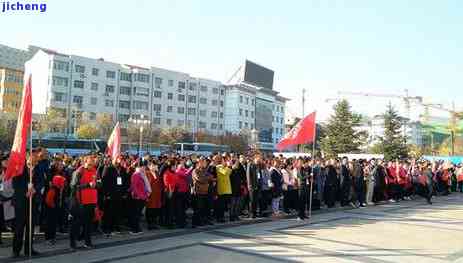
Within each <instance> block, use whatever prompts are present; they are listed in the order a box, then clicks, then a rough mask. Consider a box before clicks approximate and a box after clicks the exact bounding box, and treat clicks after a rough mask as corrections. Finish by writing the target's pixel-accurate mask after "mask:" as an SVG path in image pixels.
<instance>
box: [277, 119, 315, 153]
mask: <svg viewBox="0 0 463 263" xmlns="http://www.w3.org/2000/svg"><path fill="white" fill-rule="evenodd" d="M315 127H316V125H315V112H312V113H311V114H309V115H307V116H306V117H305V118H304V119H302V120H300V121H299V122H298V123H297V124H296V126H294V128H292V129H291V130H290V131H289V132H288V133H287V134H286V135H285V137H284V138H283V139H281V141H280V142H279V143H278V144H277V145H276V148H277V149H278V150H279V151H281V150H284V149H286V148H288V147H290V146H293V145H298V144H304V143H309V142H313V141H314V139H315Z"/></svg>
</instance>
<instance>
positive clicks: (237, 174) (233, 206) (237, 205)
mask: <svg viewBox="0 0 463 263" xmlns="http://www.w3.org/2000/svg"><path fill="white" fill-rule="evenodd" d="M231 162H232V167H231V168H232V172H231V175H230V184H231V198H230V222H233V221H239V220H240V217H239V216H240V214H241V185H242V184H243V178H244V177H245V173H244V169H243V167H242V165H241V164H240V162H239V161H238V160H237V159H236V158H233V159H232V161H231Z"/></svg>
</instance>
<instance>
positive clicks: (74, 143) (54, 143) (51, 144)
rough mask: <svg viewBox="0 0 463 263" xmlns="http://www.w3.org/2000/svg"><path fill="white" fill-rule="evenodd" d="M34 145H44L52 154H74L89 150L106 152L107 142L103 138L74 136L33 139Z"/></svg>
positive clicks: (85, 152)
mask: <svg viewBox="0 0 463 263" xmlns="http://www.w3.org/2000/svg"><path fill="white" fill-rule="evenodd" d="M32 147H34V148H35V147H43V148H45V149H47V151H48V152H49V153H51V154H56V153H67V154H69V155H72V156H78V155H83V154H87V153H89V152H105V150H106V142H105V141H103V140H85V139H74V138H68V139H66V138H45V139H32Z"/></svg>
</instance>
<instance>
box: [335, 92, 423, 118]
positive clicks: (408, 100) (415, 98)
mask: <svg viewBox="0 0 463 263" xmlns="http://www.w3.org/2000/svg"><path fill="white" fill-rule="evenodd" d="M404 91H405V94H404V95H399V94H379V93H368V92H348V91H339V92H338V95H340V96H343V95H344V96H345V95H349V96H364V97H378V98H395V99H401V100H403V102H404V105H405V109H406V111H407V118H408V119H410V109H411V102H416V103H419V104H422V103H423V97H421V96H409V94H408V89H405V90H404Z"/></svg>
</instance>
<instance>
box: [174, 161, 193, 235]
mask: <svg viewBox="0 0 463 263" xmlns="http://www.w3.org/2000/svg"><path fill="white" fill-rule="evenodd" d="M175 174H176V176H177V183H176V185H177V192H176V193H175V211H176V214H175V222H176V224H177V227H178V228H185V226H186V200H187V195H188V190H189V189H190V187H189V186H190V183H189V182H190V181H191V180H190V178H191V170H190V169H187V168H186V167H185V160H184V159H182V160H180V162H179V164H178V166H177V170H176V171H175Z"/></svg>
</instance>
